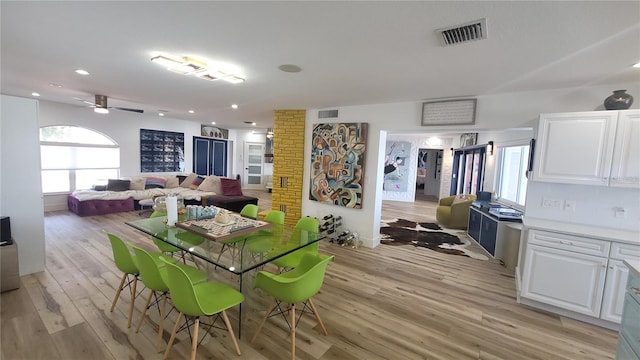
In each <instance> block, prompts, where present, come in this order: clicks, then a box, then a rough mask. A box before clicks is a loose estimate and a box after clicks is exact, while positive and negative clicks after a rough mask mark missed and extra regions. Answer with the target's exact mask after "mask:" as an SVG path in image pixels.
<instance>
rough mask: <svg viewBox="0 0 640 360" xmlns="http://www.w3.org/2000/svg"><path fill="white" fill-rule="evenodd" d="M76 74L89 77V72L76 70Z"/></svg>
mask: <svg viewBox="0 0 640 360" xmlns="http://www.w3.org/2000/svg"><path fill="white" fill-rule="evenodd" d="M76 74H78V75H89V72H88V71H87V70H82V69H78V70H76Z"/></svg>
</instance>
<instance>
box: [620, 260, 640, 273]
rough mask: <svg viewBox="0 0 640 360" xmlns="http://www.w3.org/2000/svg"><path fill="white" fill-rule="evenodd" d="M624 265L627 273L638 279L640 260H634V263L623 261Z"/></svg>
mask: <svg viewBox="0 0 640 360" xmlns="http://www.w3.org/2000/svg"><path fill="white" fill-rule="evenodd" d="M623 262H624V264H625V265H627V267H628V268H629V271H632V272H634V273H635V274H634V275H635V276H636V277H640V260H638V259H636V260H635V261H631V260H623Z"/></svg>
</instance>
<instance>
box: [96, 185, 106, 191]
mask: <svg viewBox="0 0 640 360" xmlns="http://www.w3.org/2000/svg"><path fill="white" fill-rule="evenodd" d="M93 190H95V191H105V190H107V185H93Z"/></svg>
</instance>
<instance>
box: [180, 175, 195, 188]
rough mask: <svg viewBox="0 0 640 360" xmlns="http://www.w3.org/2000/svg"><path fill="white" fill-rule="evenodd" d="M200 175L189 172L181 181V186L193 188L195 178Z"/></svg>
mask: <svg viewBox="0 0 640 360" xmlns="http://www.w3.org/2000/svg"><path fill="white" fill-rule="evenodd" d="M197 177H198V175H197V174H194V173H191V174H189V176H187V177H186V178H185V179H184V180H183V181H182V182H181V183H180V187H183V188H187V189H189V188H191V184H193V180H195V179H196V178H197Z"/></svg>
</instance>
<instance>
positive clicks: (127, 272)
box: [102, 230, 175, 328]
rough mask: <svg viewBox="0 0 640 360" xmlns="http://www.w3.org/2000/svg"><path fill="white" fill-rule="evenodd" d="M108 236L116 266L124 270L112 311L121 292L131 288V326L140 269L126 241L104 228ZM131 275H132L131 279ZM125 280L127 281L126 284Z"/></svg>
mask: <svg viewBox="0 0 640 360" xmlns="http://www.w3.org/2000/svg"><path fill="white" fill-rule="evenodd" d="M102 232H104V233H105V234H106V235H107V237H108V238H109V242H110V243H111V250H112V252H113V260H114V262H115V263H116V267H117V268H118V270H120V271H122V272H123V274H122V280H120V285H119V286H118V291H117V292H116V296H115V297H114V298H113V302H112V303H111V312H113V309H114V308H115V307H116V303H117V302H118V299H119V298H120V293H121V292H122V290H123V289H124V288H129V292H130V293H131V305H130V306H129V322H128V324H127V327H129V328H130V327H131V320H132V318H133V308H134V304H135V301H136V291H137V289H136V288H137V285H138V276H139V275H140V270H139V269H138V263H137V259H136V257H135V256H133V255H131V252H130V251H129V248H128V247H127V245H126V244H125V243H124V241H123V240H122V239H121V238H120V237H118V236H117V235H115V234H112V233H110V232H108V231H107V230H102ZM151 256H152V257H154V258H156V259H165V260H166V261H169V262H171V261H173V262H175V259H173V258H171V257H168V256H166V255H164V254H160V253H153V254H151ZM130 277H132V278H131V279H130ZM125 281H126V282H127V283H126V284H125Z"/></svg>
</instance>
